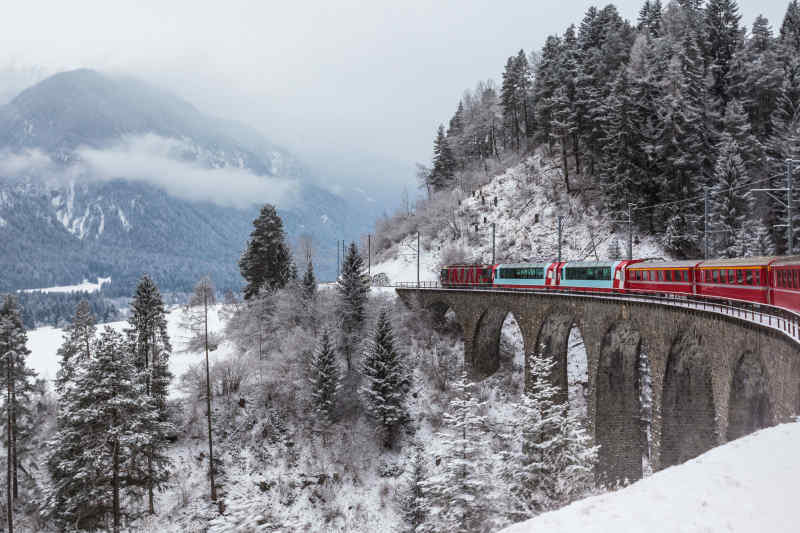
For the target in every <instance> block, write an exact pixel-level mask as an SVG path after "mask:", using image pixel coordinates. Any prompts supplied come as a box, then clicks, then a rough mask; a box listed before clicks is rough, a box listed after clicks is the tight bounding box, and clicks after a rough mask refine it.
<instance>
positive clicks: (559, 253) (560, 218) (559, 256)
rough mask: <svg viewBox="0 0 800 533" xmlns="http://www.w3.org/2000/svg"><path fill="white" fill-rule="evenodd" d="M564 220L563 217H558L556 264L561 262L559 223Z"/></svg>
mask: <svg viewBox="0 0 800 533" xmlns="http://www.w3.org/2000/svg"><path fill="white" fill-rule="evenodd" d="M563 219H564V217H563V216H561V215H558V262H559V263H560V262H561V221H562V220H563Z"/></svg>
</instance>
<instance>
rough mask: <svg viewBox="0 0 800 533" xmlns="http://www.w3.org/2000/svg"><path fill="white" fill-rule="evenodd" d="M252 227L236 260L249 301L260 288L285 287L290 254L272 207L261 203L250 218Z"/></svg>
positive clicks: (277, 217) (278, 218) (276, 214)
mask: <svg viewBox="0 0 800 533" xmlns="http://www.w3.org/2000/svg"><path fill="white" fill-rule="evenodd" d="M253 226H254V229H253V231H252V232H251V233H250V240H248V241H247V248H246V249H245V251H244V253H243V254H242V257H241V258H240V259H239V269H240V270H241V272H242V277H243V278H244V279H245V281H246V282H247V285H246V286H245V288H244V298H245V300H249V299H250V298H252V297H253V296H255V295H257V294H258V292H259V291H260V290H261V289H262V288H265V289H268V290H274V289H280V288H283V287H285V286H286V283H287V282H288V281H289V276H290V272H291V270H290V266H289V263H290V257H291V256H290V254H289V247H288V246H287V245H286V235H285V233H284V231H283V221H282V220H281V218H280V217H279V216H278V212H277V211H276V210H275V207H274V206H272V205H269V204H265V205H264V207H262V208H261V213H260V214H259V215H258V218H256V219H255V220H254V221H253Z"/></svg>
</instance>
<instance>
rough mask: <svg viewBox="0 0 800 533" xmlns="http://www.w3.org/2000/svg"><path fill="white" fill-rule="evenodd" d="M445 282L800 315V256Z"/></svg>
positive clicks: (539, 266)
mask: <svg viewBox="0 0 800 533" xmlns="http://www.w3.org/2000/svg"><path fill="white" fill-rule="evenodd" d="M440 281H441V284H442V286H444V287H481V286H485V287H499V288H523V289H545V290H546V289H570V290H578V291H589V292H626V291H631V292H639V293H643V292H647V293H661V294H667V293H671V294H676V293H677V294H686V295H695V296H707V297H709V298H723V299H729V300H743V301H749V302H756V303H763V304H769V305H774V306H777V307H782V308H784V309H789V310H791V311H795V312H800V256H791V257H745V258H735V259H715V260H710V261H700V260H690V261H662V260H650V259H634V260H631V261H599V262H557V261H550V262H544V263H511V264H496V265H449V266H445V267H443V268H442V270H441V273H440Z"/></svg>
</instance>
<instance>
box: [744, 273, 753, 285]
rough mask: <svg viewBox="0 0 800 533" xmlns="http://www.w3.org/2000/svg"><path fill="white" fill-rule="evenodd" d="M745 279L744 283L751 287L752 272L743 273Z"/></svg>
mask: <svg viewBox="0 0 800 533" xmlns="http://www.w3.org/2000/svg"><path fill="white" fill-rule="evenodd" d="M745 279H746V280H747V281H746V283H747V285H752V284H753V271H752V270H748V271H747V272H746V273H745Z"/></svg>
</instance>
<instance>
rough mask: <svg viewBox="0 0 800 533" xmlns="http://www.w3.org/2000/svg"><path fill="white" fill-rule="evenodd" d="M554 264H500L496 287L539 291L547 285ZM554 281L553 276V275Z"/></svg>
mask: <svg viewBox="0 0 800 533" xmlns="http://www.w3.org/2000/svg"><path fill="white" fill-rule="evenodd" d="M553 264H554V263H553V262H552V261H550V262H547V263H511V264H500V265H497V268H496V269H495V271H494V286H495V287H501V288H507V289H523V288H524V289H539V288H544V287H545V284H546V283H547V280H546V276H547V273H548V272H552V271H553V269H552V266H553ZM551 279H552V275H551Z"/></svg>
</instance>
